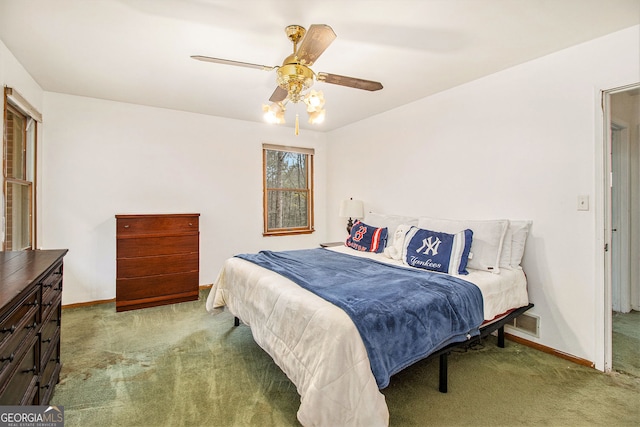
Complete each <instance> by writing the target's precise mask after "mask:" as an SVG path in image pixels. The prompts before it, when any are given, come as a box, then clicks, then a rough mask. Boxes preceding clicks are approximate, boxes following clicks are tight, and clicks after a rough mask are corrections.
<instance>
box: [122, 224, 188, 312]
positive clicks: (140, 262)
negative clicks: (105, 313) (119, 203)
mask: <svg viewBox="0 0 640 427" xmlns="http://www.w3.org/2000/svg"><path fill="white" fill-rule="evenodd" d="M199 217H200V214H162V215H160V214H158V215H116V311H125V310H134V309H138V308H146V307H154V306H157V305H164V304H173V303H177V302H184V301H194V300H197V299H198V288H199V281H200V278H199V276H200V268H199V267H200V232H199V222H198V221H199Z"/></svg>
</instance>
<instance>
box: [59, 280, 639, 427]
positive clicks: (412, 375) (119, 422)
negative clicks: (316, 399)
mask: <svg viewBox="0 0 640 427" xmlns="http://www.w3.org/2000/svg"><path fill="white" fill-rule="evenodd" d="M206 294H207V291H204V292H202V293H201V298H200V301H194V302H188V303H181V304H174V305H170V306H164V307H155V308H149V309H144V310H135V311H129V312H123V313H116V312H115V304H102V305H97V306H93V307H83V308H70V309H64V310H63V314H62V343H61V346H62V347H61V348H62V362H63V368H62V372H61V378H60V383H59V384H58V385H57V387H56V389H55V392H54V395H53V398H52V402H51V403H52V404H55V405H62V406H64V408H65V420H66V423H65V426H66V427H75V426H78V427H91V426H100V427H104V426H141V427H143V426H145V427H146V426H150V427H151V426H153V427H157V426H189V427H191V426H296V425H299V423H298V421H297V419H296V411H297V408H298V406H299V401H300V397H299V395H298V394H297V392H296V389H295V386H294V385H293V384H292V383H291V382H290V381H289V380H288V379H287V377H286V376H285V375H284V374H283V373H282V371H281V370H280V369H279V368H278V367H277V366H276V365H275V363H274V362H273V361H272V360H271V358H270V357H269V356H268V355H267V354H266V353H264V351H262V350H261V349H260V348H259V347H258V346H257V345H256V344H255V342H254V341H253V338H252V336H251V332H250V330H249V328H248V327H247V326H244V325H241V326H239V327H234V326H233V318H232V316H231V315H230V314H229V313H228V312H224V313H222V314H219V315H216V316H211V315H209V314H208V313H207V312H206V311H205V309H204V299H205V298H206ZM437 387H438V363H437V360H427V361H422V362H419V363H417V364H415V365H414V366H412V367H410V368H408V369H406V370H404V371H402V372H400V373H399V374H397V375H395V376H394V377H393V378H392V381H391V384H390V386H389V387H388V388H386V389H385V390H383V394H384V395H385V397H386V399H387V404H388V407H389V412H390V425H391V426H427V425H430V426H457V425H473V426H514V425H546V426H582V425H584V426H594V425H602V426H604V425H607V426H626V425H628V426H631V425H635V426H637V425H638V423H639V420H640V409H639V406H640V405H639V400H640V397H639V396H640V378H638V377H635V376H633V375H628V374H621V373H613V374H603V373H601V372H599V371H596V370H594V369H590V368H585V367H582V366H579V365H575V364H572V363H571V362H567V361H565V360H562V359H559V358H557V357H554V356H551V355H548V354H545V353H542V352H539V351H536V350H534V349H531V348H528V347H525V346H522V345H519V344H516V343H513V342H509V341H507V348H505V349H500V348H497V347H496V346H495V339H494V338H493V337H491V338H490V339H489V340H488V341H487V342H485V343H484V345H483V346H480V347H479V348H476V349H474V350H469V351H467V352H456V353H454V354H452V355H451V357H450V358H449V393H447V394H442V393H439V392H438V390H437Z"/></svg>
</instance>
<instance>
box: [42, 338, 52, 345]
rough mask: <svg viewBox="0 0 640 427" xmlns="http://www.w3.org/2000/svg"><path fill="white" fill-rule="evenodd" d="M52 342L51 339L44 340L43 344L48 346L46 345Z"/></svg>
mask: <svg viewBox="0 0 640 427" xmlns="http://www.w3.org/2000/svg"><path fill="white" fill-rule="evenodd" d="M50 342H51V338H47V339H46V340H42V344H46V343H50Z"/></svg>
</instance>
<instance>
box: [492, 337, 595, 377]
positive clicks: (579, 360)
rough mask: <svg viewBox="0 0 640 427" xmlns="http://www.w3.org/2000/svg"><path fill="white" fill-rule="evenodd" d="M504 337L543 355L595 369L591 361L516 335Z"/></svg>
mask: <svg viewBox="0 0 640 427" xmlns="http://www.w3.org/2000/svg"><path fill="white" fill-rule="evenodd" d="M504 336H505V338H507V339H508V340H510V341H513V342H517V343H518V344H522V345H526V346H527V347H531V348H535V349H536V350H539V351H541V352H543V353H547V354H552V355H554V356H556V357H559V358H561V359H565V360H568V361H570V362H573V363H576V364H578V365H582V366H586V367H588V368H595V367H596V365H595V363H593V362H591V361H589V360H587V359H582V358H580V357H576V356H574V355H572V354H568V353H564V352H562V351H559V350H556V349H555V348H551V347H547V346H545V345H542V344H538V343H535V342H533V341H529V340H527V339H524V338H521V337H518V336H516V335H512V334H510V333H508V332H505V333H504Z"/></svg>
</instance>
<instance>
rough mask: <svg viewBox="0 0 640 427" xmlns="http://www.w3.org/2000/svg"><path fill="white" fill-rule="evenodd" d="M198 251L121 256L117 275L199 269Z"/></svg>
mask: <svg viewBox="0 0 640 427" xmlns="http://www.w3.org/2000/svg"><path fill="white" fill-rule="evenodd" d="M198 265H199V255H198V253H190V254H178V255H162V256H152V257H145V258H120V259H118V265H117V267H116V277H117V278H118V279H121V278H125V277H129V278H132V277H144V276H158V275H162V274H175V273H186V272H190V271H196V270H198Z"/></svg>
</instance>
